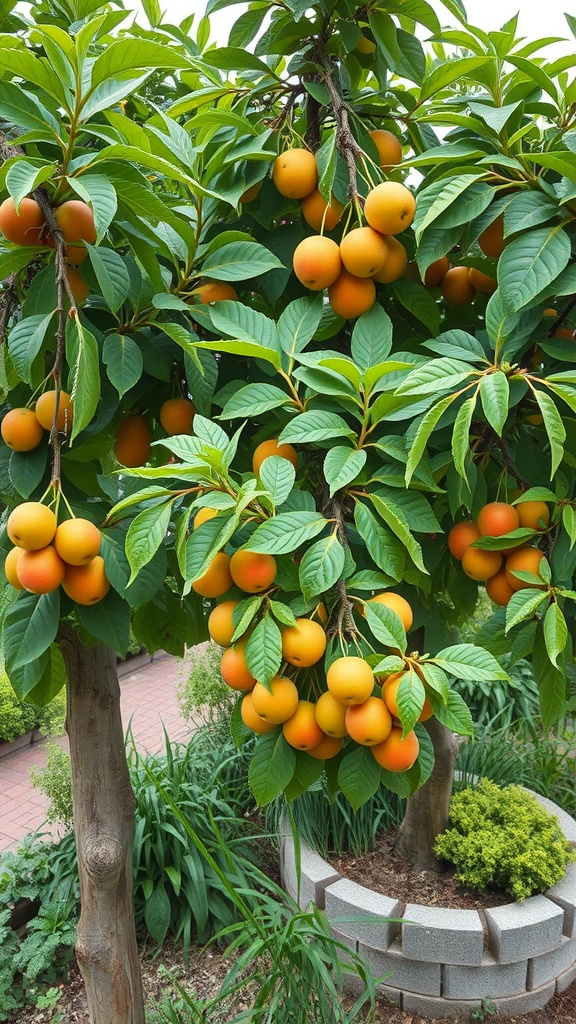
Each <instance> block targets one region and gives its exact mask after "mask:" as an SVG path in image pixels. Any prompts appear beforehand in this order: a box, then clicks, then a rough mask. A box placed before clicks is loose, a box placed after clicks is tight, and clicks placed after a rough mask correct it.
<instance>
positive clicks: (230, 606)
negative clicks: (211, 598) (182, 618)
mask: <svg viewBox="0 0 576 1024" xmlns="http://www.w3.org/2000/svg"><path fill="white" fill-rule="evenodd" d="M238 603H239V602H238V601H221V602H220V604H217V605H216V607H215V608H213V609H212V611H211V612H210V615H209V616H208V632H209V634H210V636H211V637H212V639H213V641H214V643H216V644H219V645H220V647H229V646H230V644H231V643H232V637H233V636H234V630H235V629H236V627H235V625H234V623H233V621H232V615H233V612H234V609H235V608H236V606H237V605H238Z"/></svg>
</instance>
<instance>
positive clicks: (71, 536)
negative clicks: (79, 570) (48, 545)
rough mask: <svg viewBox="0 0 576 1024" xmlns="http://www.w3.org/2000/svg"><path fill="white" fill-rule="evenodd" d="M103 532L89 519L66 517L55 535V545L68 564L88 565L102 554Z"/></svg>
mask: <svg viewBox="0 0 576 1024" xmlns="http://www.w3.org/2000/svg"><path fill="white" fill-rule="evenodd" d="M101 545H102V534H101V533H100V530H99V529H98V527H97V526H95V525H94V523H91V522H90V520H89V519H66V520H65V522H63V523H60V526H59V527H58V529H57V530H56V534H55V537H54V547H55V548H56V551H57V552H58V554H59V555H60V558H61V559H62V561H63V562H66V563H67V564H68V565H86V564H87V562H91V561H92V559H93V558H95V557H96V555H99V554H100V547H101Z"/></svg>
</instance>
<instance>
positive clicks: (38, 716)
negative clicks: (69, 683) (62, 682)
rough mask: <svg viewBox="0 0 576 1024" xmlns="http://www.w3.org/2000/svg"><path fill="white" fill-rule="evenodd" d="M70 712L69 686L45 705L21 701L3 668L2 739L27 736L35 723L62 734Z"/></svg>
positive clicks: (0, 700) (0, 690)
mask: <svg viewBox="0 0 576 1024" xmlns="http://www.w3.org/2000/svg"><path fill="white" fill-rule="evenodd" d="M65 716H66V690H65V689H62V690H60V693H59V694H57V695H56V697H54V700H51V701H50V703H49V704H48V705H47V706H46V707H45V708H39V707H36V705H35V704H29V703H27V702H25V701H19V700H18V698H17V696H16V694H15V693H14V690H13V689H12V686H11V684H10V681H9V679H8V677H7V675H6V673H5V672H1V671H0V740H13V739H15V737H16V736H23V735H24V733H27V732H30V730H31V729H34V728H35V726H39V727H40V728H41V729H42V731H43V732H48V733H51V734H52V735H54V736H60V735H61V734H62V733H63V732H64V718H65Z"/></svg>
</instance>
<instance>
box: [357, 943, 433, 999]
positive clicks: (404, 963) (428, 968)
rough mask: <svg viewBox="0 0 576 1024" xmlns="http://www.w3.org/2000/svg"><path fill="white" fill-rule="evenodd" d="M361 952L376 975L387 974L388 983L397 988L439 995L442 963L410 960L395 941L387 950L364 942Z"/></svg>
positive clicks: (360, 948)
mask: <svg viewBox="0 0 576 1024" xmlns="http://www.w3.org/2000/svg"><path fill="white" fill-rule="evenodd" d="M358 949H359V952H360V953H362V954H363V956H365V957H366V959H367V961H368V963H369V964H370V967H371V968H372V973H373V974H374V975H375V976H379V975H381V974H387V975H388V977H387V978H386V984H387V985H388V986H392V987H393V988H396V989H401V990H403V991H409V992H419V993H421V994H422V995H429V996H439V995H440V992H441V986H442V965H441V964H428V963H424V961H423V960H408V959H407V958H406V957H405V956H402V947H401V945H400V943H399V942H398V941H396V942H393V943H392V945H391V946H390V948H389V949H388V950H387V951H386V952H381V951H380V950H376V949H372V947H371V946H366V945H365V944H364V943H363V942H361V943H360V945H359V947H358Z"/></svg>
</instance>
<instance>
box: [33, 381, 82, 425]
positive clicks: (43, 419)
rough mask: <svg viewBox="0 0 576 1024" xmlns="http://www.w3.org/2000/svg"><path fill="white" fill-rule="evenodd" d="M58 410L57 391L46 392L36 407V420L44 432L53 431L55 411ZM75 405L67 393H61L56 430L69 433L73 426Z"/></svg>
mask: <svg viewBox="0 0 576 1024" xmlns="http://www.w3.org/2000/svg"><path fill="white" fill-rule="evenodd" d="M55 409H56V391H45V392H44V394H42V395H40V398H39V399H38V401H37V402H36V405H35V406H34V412H35V413H36V419H37V420H38V423H39V424H40V426H41V427H44V430H52V424H53V422H54V411H55ZM73 413H74V404H73V402H72V400H71V398H70V395H69V394H68V393H67V392H66V391H61V392H60V396H59V398H58V415H57V417H56V430H58V431H59V432H60V433H62V432H63V431H65V432H66V433H69V431H70V427H71V426H72V418H73Z"/></svg>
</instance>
